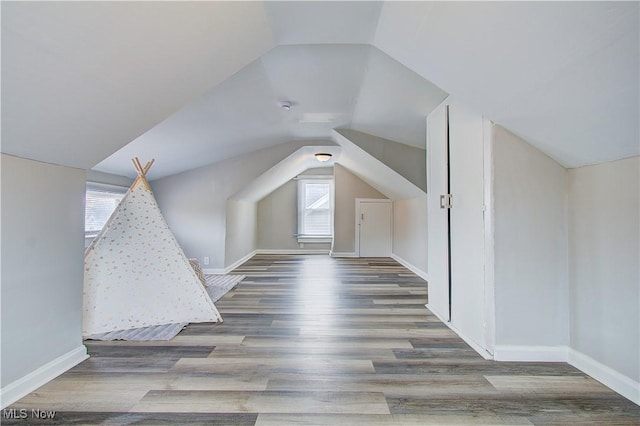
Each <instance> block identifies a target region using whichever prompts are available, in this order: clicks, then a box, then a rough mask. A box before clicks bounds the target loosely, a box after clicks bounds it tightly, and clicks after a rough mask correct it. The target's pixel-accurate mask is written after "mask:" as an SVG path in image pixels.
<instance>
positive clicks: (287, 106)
mask: <svg viewBox="0 0 640 426" xmlns="http://www.w3.org/2000/svg"><path fill="white" fill-rule="evenodd" d="M278 105H280V108H282V109H283V110H285V111H289V110H290V109H291V102H290V101H282V102H279V103H278Z"/></svg>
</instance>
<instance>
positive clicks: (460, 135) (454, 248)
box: [449, 103, 487, 348]
mask: <svg viewBox="0 0 640 426" xmlns="http://www.w3.org/2000/svg"><path fill="white" fill-rule="evenodd" d="M483 133H484V132H483V119H482V116H481V115H479V114H476V113H475V112H473V111H471V110H468V109H467V108H466V107H464V106H461V105H459V104H456V103H451V104H450V106H449V157H450V163H449V167H450V169H449V176H450V189H451V194H452V199H451V209H450V210H449V211H450V214H451V222H450V223H451V254H450V256H451V323H452V324H453V325H454V327H456V329H458V330H460V331H461V332H462V333H463V334H464V335H465V336H466V337H467V338H468V339H470V340H472V341H473V342H475V343H476V344H478V346H480V347H482V348H486V347H487V343H486V337H485V327H484V314H485V294H484V291H485V288H484V164H483V155H484V154H483V150H484V144H483Z"/></svg>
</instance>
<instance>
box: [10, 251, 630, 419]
mask: <svg viewBox="0 0 640 426" xmlns="http://www.w3.org/2000/svg"><path fill="white" fill-rule="evenodd" d="M234 273H238V274H245V275H247V278H246V279H245V280H244V281H243V282H242V283H240V284H239V285H238V287H236V288H235V289H234V290H233V291H231V292H230V293H228V294H227V295H225V296H224V297H223V298H222V299H221V300H219V301H218V302H217V303H216V306H217V307H218V309H219V310H220V312H221V314H222V316H223V317H224V323H222V324H191V325H189V326H188V327H187V328H186V329H185V330H183V331H182V332H181V333H180V334H179V335H178V336H177V337H176V338H175V339H174V340H172V341H170V342H92V341H88V342H86V344H87V347H88V349H89V353H90V354H91V358H90V359H88V360H87V361H85V362H83V363H82V364H80V365H78V366H77V367H75V368H73V369H72V370H70V371H68V372H67V373H65V374H63V375H62V376H60V377H58V378H57V379H55V380H53V381H52V382H50V383H48V384H46V385H45V386H43V387H41V388H40V389H38V390H37V391H36V392H33V393H32V394H30V395H28V396H27V397H25V398H23V399H22V400H20V401H18V402H17V403H16V404H14V405H13V406H12V407H10V408H15V409H26V410H28V411H27V413H28V418H27V419H25V420H19V419H13V420H12V419H7V418H6V416H3V418H2V423H3V424H60V425H69V424H108V425H125V424H127V425H128V424H136V425H139V424H144V425H147V424H148V425H159V424H166V425H178V424H190V425H254V424H256V425H286V424H329V425H343V424H344V425H391V424H400V425H402V424H412V425H427V424H439V425H445V424H487V425H488V424H492V425H493V424H512V425H531V424H541V425H542V424H545V425H546V424H555V425H567V424H581V425H584V424H602V425H613V424H616V425H638V424H640V408H639V407H638V406H637V405H635V404H633V403H631V402H630V401H628V400H626V399H624V398H623V397H621V396H619V395H617V394H616V393H614V392H613V391H611V390H609V389H608V388H606V387H605V386H603V385H601V384H600V383H598V382H597V381H595V380H593V379H591V378H590V377H588V376H586V375H585V374H583V373H582V372H580V371H579V370H577V369H575V368H573V367H571V366H569V365H567V364H563V363H497V362H493V361H487V360H485V359H483V358H482V357H480V356H479V355H477V354H476V353H475V352H474V351H473V350H472V349H471V348H470V347H469V346H467V345H466V344H465V343H464V342H463V341H462V340H461V339H460V338H458V337H457V336H456V335H455V334H454V333H453V332H451V330H449V328H447V327H446V326H445V325H444V324H442V323H441V322H440V321H439V320H438V319H437V318H436V317H435V316H433V315H432V314H431V313H430V312H429V311H428V310H427V309H426V308H425V307H424V304H425V303H426V301H427V292H426V283H425V282H424V281H423V280H422V279H420V278H418V277H417V276H415V275H414V274H412V273H411V272H410V271H408V270H406V269H405V268H403V267H402V266H400V265H399V264H397V263H396V262H395V261H393V260H391V259H332V258H329V257H328V256H322V255H306V256H302V255H296V256H293V255H292V256H273V255H272V256H267V255H259V256H255V257H254V258H252V259H251V260H250V261H248V262H247V263H245V264H244V265H242V266H241V267H240V268H238V269H237V270H236V271H234ZM31 409H39V410H55V411H56V413H55V417H54V419H48V420H38V419H36V418H34V417H33V416H32V415H31Z"/></svg>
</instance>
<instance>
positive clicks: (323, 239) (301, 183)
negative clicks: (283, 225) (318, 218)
mask: <svg viewBox="0 0 640 426" xmlns="http://www.w3.org/2000/svg"><path fill="white" fill-rule="evenodd" d="M295 180H297V181H298V227H297V234H296V235H295V236H296V238H297V240H298V243H331V242H333V216H334V215H333V212H334V204H335V203H334V201H335V200H334V198H335V187H334V180H333V175H303V176H298V177H296V178H295ZM319 180H325V181H328V182H329V184H330V189H329V204H330V207H329V209H330V211H331V214H330V215H329V221H330V222H329V228H330V230H331V231H330V232H331V233H330V234H329V235H305V234H304V233H303V232H302V230H303V226H304V223H303V220H304V219H303V212H304V204H303V201H304V187H305V184H306V183H311V182H314V181H316V182H317V181H319Z"/></svg>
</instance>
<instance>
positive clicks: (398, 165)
mask: <svg viewBox="0 0 640 426" xmlns="http://www.w3.org/2000/svg"><path fill="white" fill-rule="evenodd" d="M339 133H340V134H342V135H343V136H344V137H346V138H347V139H349V140H350V141H351V142H353V143H354V144H356V145H358V146H359V147H360V148H362V149H363V150H365V151H366V152H367V153H368V154H370V155H371V156H373V157H375V158H376V159H377V160H379V161H381V162H382V163H384V164H386V165H387V166H389V167H390V168H392V169H393V170H395V171H396V172H397V173H399V174H400V175H402V176H403V177H404V178H405V179H407V180H408V181H409V182H411V183H413V184H414V185H415V186H417V187H418V188H420V189H422V190H423V191H425V192H426V190H427V172H426V163H425V157H426V150H424V149H420V148H416V147H414V146H409V145H405V144H402V143H398V142H395V141H392V140H389V139H384V138H380V137H378V136H374V135H370V134H368V133H363V132H358V131H356V130H351V129H340V130H339Z"/></svg>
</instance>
